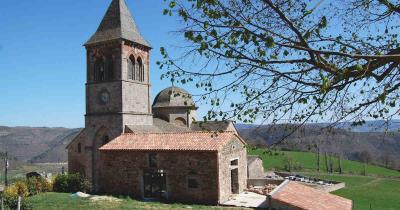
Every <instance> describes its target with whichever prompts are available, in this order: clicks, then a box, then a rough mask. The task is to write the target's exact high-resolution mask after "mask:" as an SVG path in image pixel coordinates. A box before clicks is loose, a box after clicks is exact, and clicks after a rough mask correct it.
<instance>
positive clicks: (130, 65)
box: [128, 55, 136, 80]
mask: <svg viewBox="0 0 400 210" xmlns="http://www.w3.org/2000/svg"><path fill="white" fill-rule="evenodd" d="M135 63H136V62H135V57H133V55H131V56H130V57H129V59H128V79H129V80H135V78H136V77H135V68H136V65H135Z"/></svg>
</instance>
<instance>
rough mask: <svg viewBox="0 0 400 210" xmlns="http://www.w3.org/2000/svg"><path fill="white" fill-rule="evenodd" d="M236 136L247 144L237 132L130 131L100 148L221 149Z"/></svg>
mask: <svg viewBox="0 0 400 210" xmlns="http://www.w3.org/2000/svg"><path fill="white" fill-rule="evenodd" d="M235 138H236V139H239V140H240V141H242V142H243V145H245V142H244V141H243V140H242V139H241V138H240V137H239V136H238V135H237V134H236V132H221V133H215V132H179V133H139V134H131V133H129V134H122V135H120V136H118V137H117V138H115V139H114V140H112V141H111V142H109V143H108V144H106V145H104V146H102V147H101V148H100V150H101V151H115V150H167V151H169V150H170V151H173V150H183V151H220V150H221V149H222V148H223V147H224V146H225V145H226V144H227V143H228V142H229V141H231V140H232V139H235Z"/></svg>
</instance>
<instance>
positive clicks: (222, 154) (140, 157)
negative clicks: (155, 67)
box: [67, 0, 247, 204]
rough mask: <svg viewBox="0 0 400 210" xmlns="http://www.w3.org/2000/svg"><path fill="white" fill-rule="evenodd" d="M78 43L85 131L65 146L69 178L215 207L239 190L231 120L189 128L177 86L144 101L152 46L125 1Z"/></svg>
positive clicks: (241, 170) (242, 162)
mask: <svg viewBox="0 0 400 210" xmlns="http://www.w3.org/2000/svg"><path fill="white" fill-rule="evenodd" d="M155 32H156V31H155ZM84 46H85V48H86V50H87V55H86V58H87V83H86V115H85V128H84V129H83V130H82V131H81V132H80V133H79V134H78V135H77V136H76V137H75V139H74V140H73V141H72V142H71V143H70V144H69V145H68V146H67V149H68V167H69V172H70V173H81V174H83V175H84V176H86V177H87V178H88V179H89V180H90V181H91V182H92V185H93V191H94V192H97V193H104V194H116V195H129V196H132V197H136V198H141V199H156V200H164V201H175V202H193V203H206V204H218V203H222V202H224V201H226V200H228V198H229V197H231V196H232V195H233V194H237V193H239V192H242V191H243V190H244V189H245V188H246V185H247V160H246V149H245V142H244V141H243V139H241V138H240V137H239V135H238V134H237V132H236V129H235V127H234V125H233V124H232V123H231V122H211V123H204V124H201V123H193V120H194V119H195V118H196V109H197V107H196V105H195V104H194V102H193V100H192V99H191V97H190V94H189V93H188V92H187V91H185V90H183V89H181V88H178V87H169V88H167V89H164V90H162V91H161V92H160V93H159V94H158V95H157V96H156V97H155V100H154V102H153V103H151V101H150V89H151V83H150V65H149V62H150V51H151V46H150V44H149V43H148V42H147V41H146V40H145V39H144V38H143V37H142V35H141V34H140V32H139V30H138V28H137V26H136V23H135V21H134V20H133V18H132V15H131V13H130V11H129V9H128V8H127V5H126V3H125V1H124V0H112V2H111V5H110V6H109V8H108V10H107V12H106V14H105V16H104V18H103V20H102V21H101V23H100V26H99V27H98V29H97V31H96V32H95V34H94V35H93V36H92V37H91V38H90V39H89V41H87V42H86V44H85V45H84ZM215 131H218V132H215Z"/></svg>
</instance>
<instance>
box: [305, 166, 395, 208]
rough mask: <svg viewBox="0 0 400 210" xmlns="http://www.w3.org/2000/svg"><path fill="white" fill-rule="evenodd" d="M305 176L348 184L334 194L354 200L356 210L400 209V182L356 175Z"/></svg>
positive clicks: (311, 174)
mask: <svg viewBox="0 0 400 210" xmlns="http://www.w3.org/2000/svg"><path fill="white" fill-rule="evenodd" d="M305 175H308V176H312V177H318V178H323V179H328V180H334V181H340V182H344V183H346V187H345V188H343V189H340V190H337V191H335V192H333V194H336V195H339V196H342V197H345V198H349V199H351V200H353V203H354V209H357V210H358V209H360V210H364V209H370V207H371V208H372V209H373V210H375V209H377V210H380V209H382V210H397V209H400V202H399V201H400V180H398V179H390V178H380V177H368V176H367V177H366V176H354V175H321V174H317V173H314V174H313V173H306V174H305Z"/></svg>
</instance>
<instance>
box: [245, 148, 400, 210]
mask: <svg viewBox="0 0 400 210" xmlns="http://www.w3.org/2000/svg"><path fill="white" fill-rule="evenodd" d="M276 153H277V154H274V152H273V153H272V155H271V154H268V153H265V152H264V151H263V150H261V149H257V150H250V151H249V154H253V155H260V156H262V157H263V161H264V167H265V168H266V169H282V167H283V166H284V159H285V157H291V158H292V159H293V160H295V161H297V162H299V163H300V164H301V165H302V166H303V170H302V171H303V172H301V173H302V174H304V175H307V176H311V177H318V178H323V179H325V180H333V181H340V182H345V183H346V188H343V189H340V190H338V191H335V192H333V194H336V195H339V196H342V197H345V198H348V199H351V200H353V203H354V209H356V210H368V209H370V207H371V209H373V210H398V209H400V178H399V177H400V172H398V171H395V170H390V169H387V168H383V167H378V166H372V165H368V166H367V167H366V172H367V176H361V175H359V174H362V173H363V170H364V169H363V164H362V163H359V162H355V161H348V160H344V161H343V170H344V173H345V174H343V175H339V174H324V171H325V170H326V168H325V165H324V158H322V160H321V162H322V163H321V167H322V168H321V173H317V172H316V169H317V166H316V155H315V154H313V153H307V152H276ZM335 164H337V162H336V163H335Z"/></svg>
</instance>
